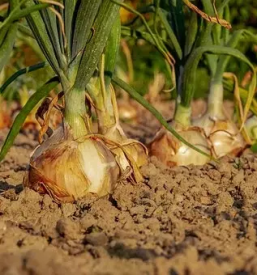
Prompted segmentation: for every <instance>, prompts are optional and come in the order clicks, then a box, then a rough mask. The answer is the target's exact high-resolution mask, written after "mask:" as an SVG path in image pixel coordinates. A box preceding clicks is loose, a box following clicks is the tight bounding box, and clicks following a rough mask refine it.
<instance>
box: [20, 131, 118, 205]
mask: <svg viewBox="0 0 257 275" xmlns="http://www.w3.org/2000/svg"><path fill="white" fill-rule="evenodd" d="M119 176H120V169H119V166H118V164H117V162H116V160H115V157H114V155H113V154H112V153H111V152H110V150H109V149H108V147H107V146H106V145H105V144H104V143H103V142H102V141H100V140H95V139H92V138H86V139H84V140H81V141H79V140H72V139H64V138H63V135H62V133H61V131H60V129H58V130H57V131H56V132H55V133H54V134H53V135H52V136H51V137H50V138H49V139H48V140H46V141H45V142H44V143H43V144H42V145H40V146H39V147H38V148H37V149H36V150H35V152H34V153H33V155H32V157H31V161H30V165H29V169H28V173H27V175H26V178H25V180H24V185H25V186H27V187H29V188H32V189H34V190H35V191H37V192H39V193H48V194H49V195H50V196H51V197H52V198H53V199H54V200H55V201H57V202H73V201H74V200H76V199H79V198H81V197H83V196H85V195H86V194H87V193H96V194H97V195H99V196H104V195H107V194H109V193H111V191H112V190H113V188H114V187H115V184H116V182H117V180H118V178H119Z"/></svg>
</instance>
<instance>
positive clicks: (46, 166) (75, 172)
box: [0, 0, 147, 202]
mask: <svg viewBox="0 0 257 275" xmlns="http://www.w3.org/2000/svg"><path fill="white" fill-rule="evenodd" d="M117 2H118V4H119V3H121V2H122V0H120V1H117ZM17 3H18V4H17V5H16V6H15V10H14V12H13V13H11V14H10V15H9V16H7V17H6V18H5V20H4V22H3V23H2V25H0V30H4V29H5V27H8V26H9V25H10V24H11V23H12V22H15V24H18V27H19V28H20V29H22V30H23V31H24V33H25V32H26V33H27V34H28V35H30V36H32V37H34V39H35V40H36V41H37V43H38V45H39V46H40V48H41V51H42V53H43V54H44V56H45V59H46V61H47V63H43V66H45V65H46V64H48V66H50V67H51V68H52V70H53V71H54V73H55V75H56V76H55V77H53V78H52V79H50V80H49V81H48V82H47V83H46V84H45V85H43V86H42V87H41V88H40V89H39V90H38V91H37V92H36V93H34V94H33V95H32V96H31V97H30V99H29V100H28V102H27V103H26V105H25V106H24V108H23V109H22V110H21V112H20V113H19V114H18V116H17V117H16V119H15V121H14V123H13V126H12V128H11V130H10V132H9V135H8V137H7V139H6V141H5V143H4V145H3V147H2V150H1V155H0V158H1V159H3V157H4V156H5V154H6V152H7V151H8V149H9V147H10V145H11V143H12V141H13V139H14V137H15V136H16V135H17V133H18V132H19V129H20V127H21V125H22V123H23V122H24V121H25V119H26V117H27V115H28V114H29V113H30V111H31V110H32V109H33V107H35V106H36V105H37V104H38V102H40V101H41V100H42V99H44V98H46V97H47V96H48V95H49V93H50V91H51V90H53V89H55V88H56V87H57V86H58V85H59V84H60V87H61V92H60V93H59V94H58V95H57V96H56V98H54V99H53V100H52V101H51V102H49V104H48V105H42V108H41V110H42V111H43V112H42V113H41V114H39V116H40V117H41V118H44V119H45V122H44V123H43V125H42V126H43V128H42V129H43V131H42V132H41V134H42V135H43V136H44V137H45V135H44V134H48V135H50V134H51V131H49V127H48V123H47V122H48V118H49V114H50V112H51V109H52V108H53V107H56V108H58V109H59V110H60V111H61V113H62V115H63V123H62V126H61V127H60V128H58V129H57V130H56V131H54V132H53V133H52V134H51V135H50V136H49V137H48V138H45V140H44V141H43V143H42V144H40V145H39V146H38V148H36V150H35V151H34V153H33V154H32V157H31V160H30V165H29V169H28V173H27V175H26V177H25V179H24V184H25V186H28V187H30V188H32V189H34V190H36V191H38V192H40V193H48V194H49V195H50V196H52V198H53V199H55V200H56V201H57V202H67V201H73V200H75V199H78V198H80V197H82V196H84V195H85V194H86V193H88V192H91V193H96V194H98V195H100V196H102V195H106V194H108V193H110V192H111V191H112V190H113V188H114V187H115V185H116V183H117V181H118V180H119V179H120V178H129V179H130V180H132V181H134V182H139V181H141V180H142V176H141V174H140V172H139V167H140V166H141V165H143V164H145V163H146V161H147V151H146V149H145V147H144V146H143V145H142V144H141V143H139V142H137V141H134V140H130V139H127V137H126V136H125V134H124V132H123V131H122V129H121V127H120V126H119V119H118V112H117V105H116V97H115V94H114V90H113V87H112V85H111V78H112V74H113V71H114V68H115V63H116V56H117V52H118V49H119V39H120V22H119V9H120V5H118V4H117V3H115V2H113V1H110V0H96V1H90V0H82V1H76V0H64V1H61V2H57V1H47V0H44V1H42V2H41V1H37V0H35V1H34V0H22V1H17ZM22 16H23V17H24V16H25V18H26V21H27V25H26V24H22V23H20V22H19V23H18V22H17V20H18V19H20V18H21V17H22ZM16 22H17V23H16ZM40 66H41V65H40V64H38V65H35V66H31V67H30V68H28V69H27V70H30V71H31V70H36V69H38V68H39V67H40ZM27 70H26V71H27ZM22 73H24V72H22ZM17 77H18V75H16V76H14V77H13V78H11V79H10V80H9V81H8V83H7V84H6V85H5V86H7V85H9V84H10V83H11V82H12V81H13V80H14V79H16V78H17ZM62 95H63V97H64V99H63V101H64V105H60V104H59V103H58V99H59V98H61V96H62ZM43 104H45V102H44V103H43ZM92 108H95V110H96V115H97V124H98V131H97V132H94V131H93V127H92V119H91V110H92ZM49 133H50V134H49Z"/></svg>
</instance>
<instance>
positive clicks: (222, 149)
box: [193, 84, 245, 158]
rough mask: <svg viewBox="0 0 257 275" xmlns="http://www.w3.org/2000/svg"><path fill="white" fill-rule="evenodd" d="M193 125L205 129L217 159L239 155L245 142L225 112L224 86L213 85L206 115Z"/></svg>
mask: <svg viewBox="0 0 257 275" xmlns="http://www.w3.org/2000/svg"><path fill="white" fill-rule="evenodd" d="M193 125H195V126H199V127H201V128H203V130H204V132H205V134H206V136H207V137H208V139H209V141H210V143H211V147H212V154H213V156H214V157H216V158H221V157H223V156H225V155H228V154H229V155H233V156H236V155H238V154H239V153H240V152H241V151H242V150H243V149H244V148H245V142H244V139H243V137H242V135H241V133H240V132H239V130H238V128H237V126H236V124H235V123H234V122H233V121H232V120H230V119H229V118H228V117H227V115H226V114H225V112H224V110H223V85H222V84H212V85H211V89H210V95H209V102H208V109H207V111H206V113H205V114H204V115H203V116H202V117H200V118H198V119H196V120H194V121H193Z"/></svg>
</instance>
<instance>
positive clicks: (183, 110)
mask: <svg viewBox="0 0 257 275" xmlns="http://www.w3.org/2000/svg"><path fill="white" fill-rule="evenodd" d="M174 120H175V121H176V122H178V123H179V124H180V125H182V126H184V127H188V126H190V124H191V107H184V106H182V105H181V104H179V103H178V104H177V106H176V111H175V117H174Z"/></svg>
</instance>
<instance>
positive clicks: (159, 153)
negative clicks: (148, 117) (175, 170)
mask: <svg viewBox="0 0 257 275" xmlns="http://www.w3.org/2000/svg"><path fill="white" fill-rule="evenodd" d="M174 128H175V129H176V131H177V132H178V134H179V135H181V136H182V137H183V138H184V139H185V140H186V141H188V142H189V143H191V144H192V145H194V146H195V147H197V148H199V149H201V150H202V151H204V152H206V153H207V154H210V149H209V144H208V141H207V140H206V137H205V136H204V134H203V133H202V131H201V129H200V128H199V127H187V128H182V127H178V126H175V127H174ZM149 148H150V149H149V150H150V155H151V156H156V157H157V159H158V160H159V161H161V162H162V163H163V164H165V165H166V166H168V167H174V166H187V165H190V164H193V165H204V164H206V163H207V162H208V161H209V160H210V158H209V157H207V156H205V155H203V154H200V153H198V152H197V151H195V150H194V149H192V148H189V147H188V146H187V145H185V144H184V143H183V142H182V141H179V140H178V139H177V138H175V137H174V136H173V135H172V134H171V133H170V132H168V131H166V130H164V129H162V130H160V131H159V133H158V134H157V136H156V138H155V139H154V141H153V142H152V143H151V144H150V146H149Z"/></svg>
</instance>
